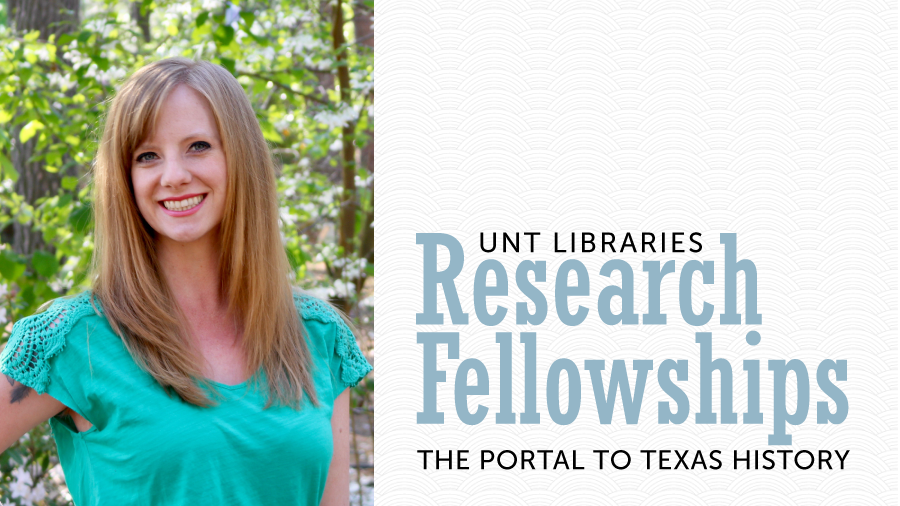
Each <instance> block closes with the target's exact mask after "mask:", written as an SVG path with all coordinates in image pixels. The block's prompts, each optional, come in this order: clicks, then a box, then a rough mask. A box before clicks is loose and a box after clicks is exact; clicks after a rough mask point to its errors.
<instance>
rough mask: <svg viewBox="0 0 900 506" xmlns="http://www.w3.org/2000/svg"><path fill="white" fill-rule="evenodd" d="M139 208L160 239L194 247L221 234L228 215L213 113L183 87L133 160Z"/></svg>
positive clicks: (222, 156) (222, 159)
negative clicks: (194, 243) (211, 235)
mask: <svg viewBox="0 0 900 506" xmlns="http://www.w3.org/2000/svg"><path fill="white" fill-rule="evenodd" d="M131 182H132V184H133V185H134V197H135V200H136V201H137V206H138V209H139V210H140V212H141V215H142V216H143V217H144V219H145V220H146V221H147V223H148V224H149V225H150V226H151V227H152V228H153V230H155V231H156V233H157V234H158V235H159V238H160V239H171V240H173V241H176V242H179V243H191V242H194V241H197V240H200V239H204V238H209V237H210V234H215V233H216V231H217V230H218V225H219V223H221V221H222V214H223V213H224V210H225V188H226V171H225V151H224V150H223V149H222V142H221V140H220V138H219V130H218V128H217V127H216V121H215V119H214V117H213V112H212V109H211V108H210V106H209V103H208V102H207V101H206V98H204V97H203V95H200V94H199V93H198V92H197V91H195V90H194V89H193V88H191V87H189V86H186V85H183V84H182V85H179V86H178V87H176V88H175V89H174V90H172V91H171V92H170V93H169V96H168V97H167V98H166V100H165V102H163V104H162V109H161V110H160V113H159V117H158V121H157V123H156V127H155V128H154V130H153V132H152V133H151V134H150V136H149V137H148V138H146V139H144V140H143V142H141V144H140V145H138V147H137V149H135V151H134V155H133V156H132V159H131Z"/></svg>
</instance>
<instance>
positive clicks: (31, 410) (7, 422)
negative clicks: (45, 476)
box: [0, 374, 349, 469]
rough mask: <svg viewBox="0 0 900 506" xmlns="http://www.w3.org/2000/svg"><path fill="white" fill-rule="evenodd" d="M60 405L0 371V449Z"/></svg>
mask: <svg viewBox="0 0 900 506" xmlns="http://www.w3.org/2000/svg"><path fill="white" fill-rule="evenodd" d="M64 409H66V407H65V406H64V405H63V404H62V403H61V402H59V401H58V400H56V399H54V398H53V397H50V396H49V395H47V394H43V395H38V394H37V392H35V391H34V390H32V389H31V388H29V387H27V386H25V385H23V384H21V383H19V382H17V381H14V380H13V379H12V378H10V377H9V376H5V375H2V374H0V453H3V452H4V451H6V449H7V448H9V447H10V446H12V444H13V443H15V442H16V441H17V440H18V439H19V438H20V437H22V435H23V434H25V433H26V432H28V431H29V430H31V429H33V428H34V427H36V426H37V425H38V424H40V423H41V422H45V421H47V420H49V419H50V417H51V416H54V415H56V414H57V413H59V412H60V411H63V410H64ZM332 423H333V422H332ZM348 458H349V457H348ZM348 469H349V467H348Z"/></svg>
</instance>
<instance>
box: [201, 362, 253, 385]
mask: <svg viewBox="0 0 900 506" xmlns="http://www.w3.org/2000/svg"><path fill="white" fill-rule="evenodd" d="M257 372H258V373H260V375H261V377H262V378H265V374H266V372H265V370H263V368H262V367H260V368H259V370H258V371H257ZM203 379H205V380H206V381H208V382H210V383H212V384H213V385H215V386H217V387H219V388H224V389H225V390H241V389H243V388H246V387H247V384H249V383H250V380H251V379H253V376H251V377H249V378H247V379H245V380H244V381H242V382H241V383H238V384H237V385H227V384H225V383H220V382H218V381H216V380H212V379H209V378H206V377H204V378H203Z"/></svg>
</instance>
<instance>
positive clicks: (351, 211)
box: [331, 0, 357, 312]
mask: <svg viewBox="0 0 900 506" xmlns="http://www.w3.org/2000/svg"><path fill="white" fill-rule="evenodd" d="M343 7H344V6H343V0H337V3H336V4H335V5H334V7H333V9H332V14H333V18H332V19H333V20H334V22H333V25H332V32H331V34H332V43H333V48H334V51H335V56H336V58H337V77H338V85H339V86H340V90H341V106H342V107H353V105H352V103H351V102H350V70H349V69H348V68H347V47H346V45H345V44H346V42H347V41H346V39H345V38H344V9H343ZM355 126H356V125H355V122H353V121H349V122H347V124H346V125H345V126H344V128H343V130H342V132H341V143H342V148H341V181H342V183H343V186H344V191H343V193H342V195H341V211H340V227H339V228H338V245H339V246H340V247H341V250H342V255H341V256H342V258H343V259H345V260H350V259H352V258H353V257H354V253H355V252H356V248H355V246H356V241H355V240H354V239H355V235H356V208H357V203H356V148H354V146H353V131H354V130H355ZM343 271H344V269H343V267H339V268H337V269H335V273H336V274H337V277H338V278H342V277H343V276H342V274H343ZM336 302H337V304H338V306H340V307H341V309H343V310H344V311H345V312H346V311H347V310H348V309H349V305H348V303H349V301H347V299H346V298H343V297H342V298H340V299H338V300H337V301H336Z"/></svg>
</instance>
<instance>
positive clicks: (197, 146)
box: [191, 141, 210, 151]
mask: <svg viewBox="0 0 900 506" xmlns="http://www.w3.org/2000/svg"><path fill="white" fill-rule="evenodd" d="M209 148H210V145H209V143H208V142H204V141H197V142H195V143H193V144H191V151H205V150H207V149H209Z"/></svg>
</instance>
